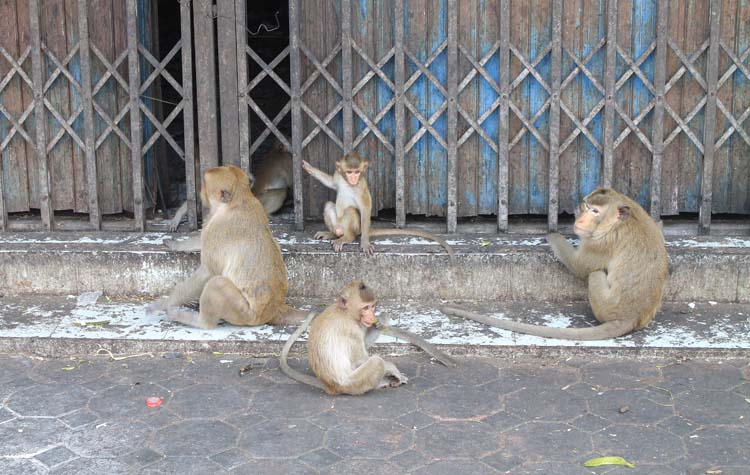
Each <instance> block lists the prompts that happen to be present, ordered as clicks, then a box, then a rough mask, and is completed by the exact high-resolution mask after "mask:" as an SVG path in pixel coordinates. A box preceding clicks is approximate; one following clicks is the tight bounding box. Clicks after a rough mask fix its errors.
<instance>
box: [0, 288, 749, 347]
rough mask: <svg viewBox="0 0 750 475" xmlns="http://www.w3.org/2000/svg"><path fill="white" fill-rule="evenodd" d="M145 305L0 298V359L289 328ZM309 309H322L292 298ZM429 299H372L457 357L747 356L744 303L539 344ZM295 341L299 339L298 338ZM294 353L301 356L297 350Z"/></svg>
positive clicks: (486, 308) (536, 307)
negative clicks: (169, 315)
mask: <svg viewBox="0 0 750 475" xmlns="http://www.w3.org/2000/svg"><path fill="white" fill-rule="evenodd" d="M147 303H148V301H145V300H143V299H137V300H114V299H108V298H106V297H100V298H99V300H98V302H96V303H91V302H83V299H77V298H76V297H75V296H41V297H37V296H21V297H5V298H3V299H2V300H0V353H35V354H40V355H44V356H63V355H73V354H94V353H96V351H97V350H98V349H99V348H105V349H107V350H109V351H112V352H113V353H129V354H133V353H142V352H189V351H218V352H222V353H239V354H252V355H266V354H278V353H279V352H280V350H281V347H282V346H283V343H284V342H285V341H286V339H287V338H288V337H289V334H290V333H291V332H292V331H293V327H274V326H270V325H262V326H259V327H237V326H232V325H221V326H219V328H216V329H213V330H202V329H198V328H190V327H187V326H184V325H181V324H177V323H174V322H169V321H164V320H162V319H161V315H150V314H147V313H146V311H145V308H146V305H147ZM291 303H292V304H294V305H296V306H298V307H304V308H306V309H311V308H312V309H314V310H316V311H318V310H320V309H322V308H323V307H324V306H325V303H324V302H321V301H317V302H310V301H307V300H306V301H299V300H293V301H292V302H291ZM436 305H437V302H432V303H417V302H393V301H384V302H382V301H381V302H380V305H379V306H378V314H379V315H389V316H390V317H391V320H392V323H393V324H394V325H396V326H398V327H400V328H405V329H408V330H410V331H412V332H414V333H417V334H419V335H422V336H424V337H425V338H426V339H427V340H429V341H431V342H432V343H434V344H436V345H438V346H440V347H442V348H443V349H445V350H446V351H448V352H450V353H453V354H456V355H504V354H508V355H511V354H512V355H518V354H533V355H538V354H543V355H546V356H550V355H571V354H579V353H580V354H592V353H595V354H601V355H621V354H627V355H648V356H667V355H668V356H672V357H674V356H677V355H678V354H680V355H685V356H687V355H690V356H698V355H703V356H742V355H745V356H747V355H750V304H718V303H714V302H699V303H678V304H667V305H665V306H664V308H663V309H662V311H661V312H660V313H659V314H658V315H657V317H656V319H655V320H654V322H653V323H652V324H651V325H650V326H649V327H648V328H646V329H644V330H641V331H638V332H634V333H632V334H630V335H627V336H624V337H621V338H616V339H611V340H605V341H593V342H576V341H566V340H554V339H545V338H539V337H534V336H529V335H521V334H515V333H511V332H508V331H504V330H499V329H494V328H489V327H487V326H485V325H482V324H479V323H476V322H471V321H466V320H463V319H461V318H456V317H450V316H447V315H444V314H443V313H441V312H440V311H438V310H437V309H436V308H435V306H436ZM468 306H469V307H470V308H473V309H474V310H477V311H479V312H481V313H485V314H487V315H492V316H496V317H503V318H511V319H513V320H520V321H526V322H530V323H537V324H544V325H548V326H556V327H562V326H564V327H585V326H589V325H592V324H595V323H596V322H595V320H594V318H593V316H592V315H591V312H590V310H589V308H588V305H587V304H585V303H572V304H571V303H569V304H565V305H561V304H556V303H547V302H545V303H529V302H498V303H481V304H477V303H474V304H468ZM302 341H304V336H303V338H302ZM376 346H377V351H379V352H381V353H389V354H405V353H413V352H418V351H419V350H418V349H417V348H416V347H414V346H411V345H409V344H406V343H405V342H402V341H399V340H397V339H394V338H392V337H389V336H388V335H382V336H381V338H380V339H379V340H378V344H377V345H376ZM295 349H296V350H297V351H304V348H303V347H302V346H301V345H297V346H295Z"/></svg>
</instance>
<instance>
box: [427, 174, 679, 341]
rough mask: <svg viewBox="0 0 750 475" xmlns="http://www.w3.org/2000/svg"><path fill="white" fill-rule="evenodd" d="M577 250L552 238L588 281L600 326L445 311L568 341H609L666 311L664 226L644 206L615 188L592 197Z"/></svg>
mask: <svg viewBox="0 0 750 475" xmlns="http://www.w3.org/2000/svg"><path fill="white" fill-rule="evenodd" d="M574 231H575V233H576V234H577V235H578V236H579V237H580V238H581V244H580V246H579V247H578V248H577V249H576V248H574V247H573V246H572V245H571V244H570V243H569V242H568V241H567V240H566V239H565V238H564V237H563V236H561V235H560V234H558V233H551V234H549V235H547V241H548V242H549V244H550V246H551V247H552V250H553V252H554V254H555V256H556V257H557V258H558V259H560V261H562V263H563V264H564V265H565V267H567V268H568V270H570V272H572V273H573V274H574V275H575V276H576V277H578V278H580V279H586V280H587V281H588V298H589V303H590V305H591V309H592V310H593V313H594V316H595V317H596V319H597V320H598V321H599V322H601V325H598V326H596V327H592V328H549V327H545V326H540V325H530V324H526V323H519V322H513V321H509V320H501V319H497V318H492V317H487V316H482V315H477V314H475V313H472V312H468V311H466V310H462V309H460V308H457V307H452V306H444V307H442V308H441V310H442V311H443V312H444V313H447V314H449V315H457V316H461V317H465V318H469V319H471V320H476V321H478V322H481V323H484V324H486V325H490V326H494V327H498V328H503V329H505V330H510V331H515V332H520V333H528V334H530V335H536V336H541V337H548V338H560V339H566V340H605V339H609V338H615V337H618V336H622V335H626V334H628V333H630V332H631V331H634V330H640V329H642V328H644V327H646V326H647V325H648V324H649V323H650V322H651V320H652V319H653V318H654V316H655V315H656V312H658V311H659V308H660V307H661V301H662V294H663V292H664V286H665V284H666V281H667V274H668V271H669V270H668V269H669V268H668V259H667V250H666V247H665V246H664V236H663V235H662V231H661V227H660V226H659V225H657V223H656V222H655V221H654V220H653V219H652V218H651V217H650V216H649V214H648V213H646V211H645V210H644V209H643V208H641V206H640V205H639V204H638V203H636V202H635V201H633V200H632V199H630V198H628V197H627V196H625V195H623V194H621V193H618V192H617V191H615V190H613V189H611V188H597V189H596V190H594V191H593V192H591V193H589V194H588V195H587V196H586V197H585V198H584V199H583V203H581V205H580V207H579V209H578V217H577V219H576V221H575V226H574Z"/></svg>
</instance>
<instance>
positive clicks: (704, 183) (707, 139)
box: [698, 0, 721, 234]
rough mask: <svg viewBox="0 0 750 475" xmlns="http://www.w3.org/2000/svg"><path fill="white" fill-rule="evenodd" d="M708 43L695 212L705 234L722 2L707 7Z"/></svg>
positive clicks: (710, 194)
mask: <svg viewBox="0 0 750 475" xmlns="http://www.w3.org/2000/svg"><path fill="white" fill-rule="evenodd" d="M710 12H711V13H710V15H711V16H710V18H711V23H710V24H711V26H710V28H711V29H710V44H709V46H708V64H707V66H706V68H707V69H706V83H707V84H708V99H707V101H706V117H705V122H704V124H705V125H704V128H703V147H704V149H703V177H702V180H701V205H700V211H699V212H698V231H699V232H700V233H702V234H708V233H709V231H710V227H711V211H712V197H713V173H714V168H713V167H714V161H713V159H714V148H715V147H714V138H715V134H716V81H717V80H718V77H719V39H720V37H721V35H720V26H721V23H720V19H721V2H720V1H716V0H713V1H712V2H711V10H710Z"/></svg>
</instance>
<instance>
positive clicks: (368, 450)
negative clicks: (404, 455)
mask: <svg viewBox="0 0 750 475" xmlns="http://www.w3.org/2000/svg"><path fill="white" fill-rule="evenodd" d="M411 444H412V430H411V429H407V428H405V427H404V426H402V425H401V424H398V423H396V422H394V421H368V423H367V424H363V423H361V422H360V421H358V420H351V421H344V422H343V423H342V424H340V425H338V426H336V427H334V428H332V429H329V430H328V431H327V432H326V447H327V448H328V449H329V450H331V451H332V452H334V453H336V454H338V455H340V456H341V457H343V458H350V457H360V458H364V457H373V458H389V457H391V456H393V455H395V454H396V453H398V452H403V451H404V450H406V449H408V448H409V447H410V446H411Z"/></svg>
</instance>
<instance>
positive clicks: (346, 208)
mask: <svg viewBox="0 0 750 475" xmlns="http://www.w3.org/2000/svg"><path fill="white" fill-rule="evenodd" d="M367 166H368V162H367V161H366V160H364V159H363V158H362V157H360V156H359V155H358V154H357V153H354V152H352V153H349V154H347V155H344V156H343V157H342V158H340V159H339V160H338V161H337V162H336V171H335V172H334V174H333V176H331V175H328V174H327V173H325V172H322V171H321V170H319V169H317V168H315V167H313V166H312V165H310V164H309V163H308V162H306V161H304V160H303V161H302V168H303V169H304V170H305V171H306V172H307V173H309V174H310V175H311V176H312V177H313V178H315V179H316V180H318V181H319V182H321V183H322V184H323V185H325V186H327V187H328V188H330V189H332V190H336V203H332V202H330V201H329V202H327V203H326V204H325V207H324V209H323V220H324V221H325V224H326V227H327V228H328V231H321V232H318V233H316V234H315V239H325V240H331V241H332V242H333V249H334V250H335V251H336V252H340V251H341V249H342V248H343V247H344V244H348V243H350V242H353V241H354V240H355V239H356V238H357V236H361V237H360V247H361V248H362V251H364V253H365V254H366V255H368V256H370V255H372V254H373V252H374V250H375V248H374V246H373V245H372V244H370V238H371V237H377V236H418V237H421V238H425V239H431V240H433V241H436V242H438V243H439V244H440V245H441V246H443V248H444V249H445V252H447V253H448V255H449V256H451V258H453V249H452V248H451V247H450V246H449V245H448V243H447V242H445V241H444V240H443V239H441V238H439V237H438V236H436V235H434V234H432V233H428V232H425V231H420V230H417V229H371V227H370V214H371V212H372V198H371V196H370V189H369V187H368V186H367V179H366V178H365V172H366V171H367Z"/></svg>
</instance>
